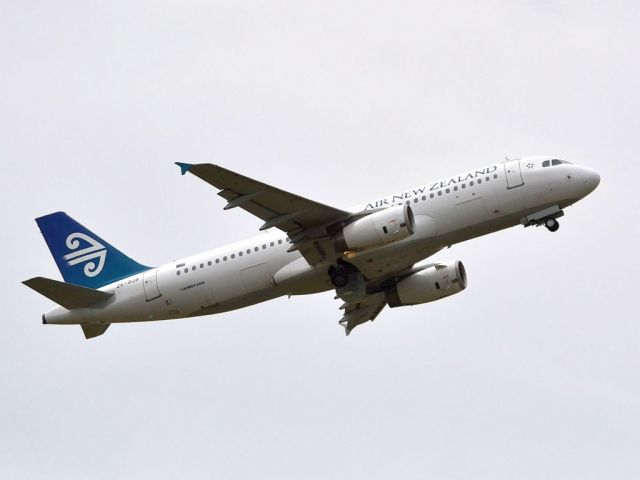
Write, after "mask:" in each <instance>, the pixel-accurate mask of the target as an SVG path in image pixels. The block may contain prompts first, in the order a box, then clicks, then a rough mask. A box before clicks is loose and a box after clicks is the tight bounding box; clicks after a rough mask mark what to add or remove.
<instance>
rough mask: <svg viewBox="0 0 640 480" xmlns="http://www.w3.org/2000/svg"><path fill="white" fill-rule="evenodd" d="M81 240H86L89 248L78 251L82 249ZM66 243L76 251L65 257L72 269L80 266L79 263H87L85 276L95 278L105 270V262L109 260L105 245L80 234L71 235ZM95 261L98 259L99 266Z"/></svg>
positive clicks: (70, 248)
mask: <svg viewBox="0 0 640 480" xmlns="http://www.w3.org/2000/svg"><path fill="white" fill-rule="evenodd" d="M80 240H84V241H85V242H87V243H88V244H89V246H88V247H86V248H83V249H81V250H78V249H79V248H80ZM65 243H66V244H67V248H68V249H69V250H76V251H74V252H71V253H68V254H66V255H65V256H64V259H65V260H66V261H67V263H68V264H69V266H70V267H73V266H74V265H78V264H79V263H84V262H87V263H86V265H85V266H84V274H85V275H86V276H87V277H95V276H96V275H98V274H99V273H100V272H101V271H102V269H103V268H104V261H105V259H106V258H107V249H106V247H105V246H104V245H102V244H101V243H100V242H97V241H95V240H94V239H93V238H91V237H90V236H89V235H85V234H84V233H79V232H77V233H72V234H71V235H69V236H68V237H67V240H66V242H65ZM95 259H98V264H97V265H96V262H95V261H93V260H95ZM90 260H91V261H90Z"/></svg>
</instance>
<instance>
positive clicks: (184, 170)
mask: <svg viewBox="0 0 640 480" xmlns="http://www.w3.org/2000/svg"><path fill="white" fill-rule="evenodd" d="M176 165H178V166H179V167H180V173H181V174H182V175H184V174H185V173H187V172H188V171H189V170H191V167H193V164H191V163H182V162H176Z"/></svg>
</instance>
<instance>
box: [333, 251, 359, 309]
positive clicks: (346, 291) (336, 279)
mask: <svg viewBox="0 0 640 480" xmlns="http://www.w3.org/2000/svg"><path fill="white" fill-rule="evenodd" d="M329 278H331V283H332V284H333V286H334V287H335V289H336V298H340V299H342V301H344V302H345V303H357V302H361V301H362V300H364V297H365V296H366V295H367V286H366V282H365V279H364V276H363V275H362V273H360V272H359V271H358V269H357V268H356V267H354V266H353V265H351V264H349V263H347V262H344V261H341V260H338V264H337V265H335V266H332V267H331V268H329Z"/></svg>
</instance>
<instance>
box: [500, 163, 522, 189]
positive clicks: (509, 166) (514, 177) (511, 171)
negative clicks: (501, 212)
mask: <svg viewBox="0 0 640 480" xmlns="http://www.w3.org/2000/svg"><path fill="white" fill-rule="evenodd" d="M504 174H505V178H506V179H507V189H510V188H516V187H520V186H522V185H524V180H522V172H521V171H520V160H509V161H507V162H505V163H504Z"/></svg>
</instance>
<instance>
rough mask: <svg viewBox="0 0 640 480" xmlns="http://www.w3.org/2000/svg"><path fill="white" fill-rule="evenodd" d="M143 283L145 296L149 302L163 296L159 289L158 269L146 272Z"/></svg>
mask: <svg viewBox="0 0 640 480" xmlns="http://www.w3.org/2000/svg"><path fill="white" fill-rule="evenodd" d="M142 283H143V284H144V296H145V297H146V298H147V302H150V301H151V300H155V299H156V298H158V297H160V296H162V295H161V293H160V289H159V288H158V269H157V268H154V269H153V270H147V271H146V272H144V275H143V281H142Z"/></svg>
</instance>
